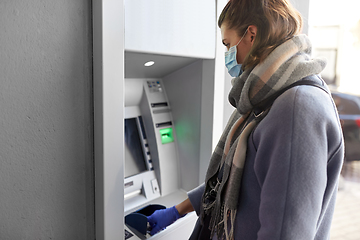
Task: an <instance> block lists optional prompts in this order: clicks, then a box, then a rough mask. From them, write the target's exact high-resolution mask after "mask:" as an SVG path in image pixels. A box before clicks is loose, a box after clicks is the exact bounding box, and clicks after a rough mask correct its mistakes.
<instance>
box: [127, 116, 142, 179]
mask: <svg viewBox="0 0 360 240" xmlns="http://www.w3.org/2000/svg"><path fill="white" fill-rule="evenodd" d="M140 139H141V138H140V134H139V129H138V125H137V122H136V118H129V119H125V178H127V177H130V176H133V175H136V174H139V173H141V172H144V171H146V170H147V168H146V165H145V159H144V153H143V147H142V142H141V141H140Z"/></svg>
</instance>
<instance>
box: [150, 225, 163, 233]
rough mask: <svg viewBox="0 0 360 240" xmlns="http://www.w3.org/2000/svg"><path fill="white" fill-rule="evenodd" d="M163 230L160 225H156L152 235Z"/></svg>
mask: <svg viewBox="0 0 360 240" xmlns="http://www.w3.org/2000/svg"><path fill="white" fill-rule="evenodd" d="M160 230H161V227H160V226H159V225H156V226H155V227H154V228H153V229H152V230H151V231H150V234H151V235H154V234H156V233H158V232H159V231H160Z"/></svg>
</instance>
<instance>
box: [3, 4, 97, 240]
mask: <svg viewBox="0 0 360 240" xmlns="http://www.w3.org/2000/svg"><path fill="white" fill-rule="evenodd" d="M90 3H91V1H88V0H61V1H59V0H32V1H20V0H1V1H0V84H1V85H0V213H1V214H0V239H2V240H6V239H11V240H13V239H94V177H93V175H94V174H93V171H94V169H93V140H92V136H93V130H92V128H93V120H92V119H93V115H92V109H93V107H92V59H91V53H92V41H91V39H92V35H91V34H92V32H91V4H90Z"/></svg>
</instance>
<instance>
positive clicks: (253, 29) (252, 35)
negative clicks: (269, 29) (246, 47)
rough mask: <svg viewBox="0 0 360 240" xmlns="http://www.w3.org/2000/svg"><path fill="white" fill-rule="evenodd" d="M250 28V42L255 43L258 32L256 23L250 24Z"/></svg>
mask: <svg viewBox="0 0 360 240" xmlns="http://www.w3.org/2000/svg"><path fill="white" fill-rule="evenodd" d="M248 29H249V30H248V32H249V33H250V42H251V44H254V41H255V37H256V33H257V27H256V26H255V25H250V26H249V28H248Z"/></svg>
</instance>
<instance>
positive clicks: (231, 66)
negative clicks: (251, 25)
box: [225, 29, 247, 77]
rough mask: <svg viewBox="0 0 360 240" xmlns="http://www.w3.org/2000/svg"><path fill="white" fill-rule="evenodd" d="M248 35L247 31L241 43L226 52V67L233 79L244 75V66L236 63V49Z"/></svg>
mask: <svg viewBox="0 0 360 240" xmlns="http://www.w3.org/2000/svg"><path fill="white" fill-rule="evenodd" d="M246 33H247V29H246V31H245V33H244V35H243V36H242V37H241V39H240V41H239V42H238V43H237V44H236V45H234V46H232V47H231V48H230V49H229V51H227V52H225V66H226V68H227V69H228V72H229V74H230V76H232V77H238V76H240V74H242V73H243V70H242V69H241V65H242V64H238V63H237V61H236V53H237V49H236V47H237V45H239V43H240V42H241V40H243V38H244V37H245V34H246Z"/></svg>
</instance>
